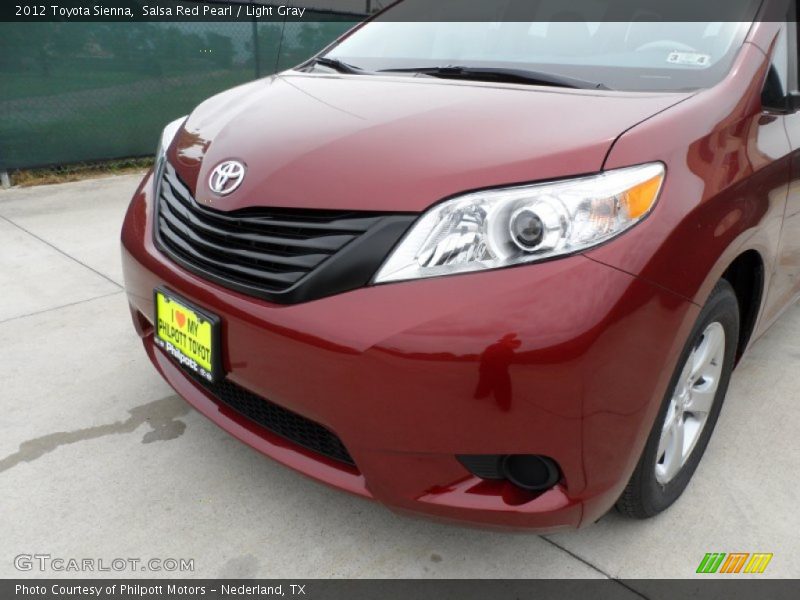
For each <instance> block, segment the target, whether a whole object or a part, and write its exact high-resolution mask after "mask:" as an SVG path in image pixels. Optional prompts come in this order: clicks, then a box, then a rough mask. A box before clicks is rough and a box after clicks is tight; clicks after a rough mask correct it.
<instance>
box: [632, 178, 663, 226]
mask: <svg viewBox="0 0 800 600" xmlns="http://www.w3.org/2000/svg"><path fill="white" fill-rule="evenodd" d="M663 181H664V176H663V175H657V176H656V177H653V178H652V179H648V180H647V181H645V182H644V183H640V184H639V185H637V186H635V187H632V188H631V189H629V190H628V191H627V192H625V194H623V197H622V205H623V206H624V207H625V208H626V209H627V211H628V218H630V219H638V218H639V217H641V216H643V215H646V214H647V213H648V212H649V211H650V209H651V208H652V207H653V205H654V204H655V203H656V199H657V198H658V192H659V191H661V184H662V182H663Z"/></svg>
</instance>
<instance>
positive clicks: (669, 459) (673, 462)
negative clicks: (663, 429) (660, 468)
mask: <svg viewBox="0 0 800 600" xmlns="http://www.w3.org/2000/svg"><path fill="white" fill-rule="evenodd" d="M671 437H672V439H671V440H670V444H669V447H668V449H667V452H666V453H665V454H664V471H665V473H664V474H665V475H666V477H667V480H671V479H672V478H673V477H675V475H677V474H678V471H680V470H681V467H682V466H683V419H678V420H677V421H676V422H675V425H674V427H673V428H672V436H671Z"/></svg>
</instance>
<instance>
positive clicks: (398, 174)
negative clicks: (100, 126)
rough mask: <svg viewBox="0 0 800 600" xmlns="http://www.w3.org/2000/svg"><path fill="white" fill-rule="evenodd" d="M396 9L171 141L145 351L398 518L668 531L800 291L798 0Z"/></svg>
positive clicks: (255, 431) (140, 312)
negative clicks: (644, 522) (600, 12)
mask: <svg viewBox="0 0 800 600" xmlns="http://www.w3.org/2000/svg"><path fill="white" fill-rule="evenodd" d="M412 1H414V0H409V2H412ZM506 1H509V0H506ZM416 2H417V4H420V2H421V0H416ZM502 3H503V2H501V1H499V2H498V4H502ZM403 4H404V3H400V4H399V5H396V6H395V7H394V8H391V9H389V11H388V12H386V13H383V14H382V15H381V17H379V18H378V19H375V20H372V21H369V22H367V23H366V24H362V25H361V26H360V27H357V28H356V29H355V30H353V31H351V32H349V33H348V34H347V35H345V36H343V37H342V38H341V39H339V40H337V42H336V43H335V44H333V45H332V46H331V47H329V48H327V49H326V50H325V51H324V52H323V53H321V54H320V55H318V56H317V57H315V58H313V59H312V60H310V61H308V62H306V63H304V64H302V65H300V66H298V67H297V68H295V69H291V70H289V71H286V72H283V73H280V74H278V75H275V76H272V77H269V78H266V79H263V80H259V81H254V82H252V83H249V84H247V85H243V86H240V87H237V88H235V89H232V90H229V91H226V92H224V93H222V94H219V95H218V96H215V97H214V98H211V99H210V100H208V101H206V102H204V103H203V104H201V105H200V106H199V107H197V109H196V110H194V112H192V114H191V115H190V116H189V117H188V118H185V119H181V120H178V121H175V122H174V123H172V124H170V125H169V126H168V127H167V128H166V129H165V130H164V133H163V137H162V140H161V146H160V149H159V151H158V156H157V164H156V166H155V168H154V170H153V171H152V172H151V173H149V174H148V175H147V177H146V178H145V180H144V181H143V182H142V184H141V186H140V187H139V189H138V190H137V192H136V194H135V196H134V198H133V201H132V202H131V205H130V208H129V210H128V213H127V215H126V218H125V223H124V227H123V230H122V246H123V261H124V270H125V282H126V288H127V294H128V299H129V301H130V306H131V311H132V314H133V322H134V325H135V327H136V330H137V332H138V333H139V335H140V336H141V338H142V340H143V342H144V346H145V349H146V351H147V353H148V354H149V356H150V359H151V360H152V362H153V364H154V365H155V367H156V368H157V369H158V371H159V372H160V373H161V375H162V376H163V377H164V378H165V379H166V380H167V381H168V382H169V384H170V385H171V386H172V387H174V388H175V390H176V391H177V392H178V393H179V394H180V395H181V396H182V397H184V398H185V399H186V400H187V401H188V402H189V403H190V404H192V405H193V406H194V407H195V408H196V409H197V410H199V411H200V412H201V413H203V414H204V415H206V416H207V417H208V418H209V419H211V420H212V421H213V422H215V423H216V424H217V425H219V426H220V427H222V428H223V429H225V430H226V431H228V432H229V433H231V434H232V435H233V436H235V437H236V438H238V439H240V440H242V441H243V442H245V443H247V444H249V445H251V446H252V447H254V448H255V449H257V450H259V451H260V452H262V453H264V454H266V455H267V456H269V457H271V458H273V459H275V460H277V461H279V462H281V463H283V464H285V465H288V466H289V467H291V468H293V469H296V470H297V471H300V472H301V473H304V474H306V475H308V476H310V477H313V478H315V479H318V480H320V481H323V482H325V483H328V484H330V485H333V486H335V487H337V488H340V489H343V490H346V491H349V492H352V493H354V494H357V495H360V496H364V497H367V498H373V499H375V500H378V501H380V502H383V503H385V504H386V505H388V506H390V507H392V508H393V509H397V510H401V511H410V512H415V513H421V514H425V515H429V516H434V517H439V518H444V519H452V520H458V521H466V522H471V523H481V524H487V525H497V526H506V527H517V528H532V529H537V530H542V531H545V530H553V529H557V528H562V527H578V526H581V525H585V524H588V523H592V522H594V521H596V520H597V519H598V518H600V517H601V516H602V515H603V514H604V513H606V512H607V511H608V510H609V509H610V508H611V507H613V506H614V505H616V507H617V508H618V510H619V511H621V512H622V513H624V514H626V515H630V516H632V517H639V518H643V517H649V516H652V515H655V514H657V513H659V512H660V511H662V510H664V509H665V508H667V507H668V506H669V505H670V504H672V503H673V502H674V501H675V500H676V499H677V498H678V497H679V496H680V495H681V493H682V492H683V490H684V489H685V488H686V486H687V484H688V483H689V480H690V479H691V477H692V474H693V473H694V471H695V468H696V467H697V465H698V463H699V462H700V459H701V457H702V455H703V453H704V451H705V449H706V446H707V444H708V442H709V438H710V437H711V434H712V431H713V429H714V425H715V423H716V421H717V418H718V416H719V414H720V410H721V409H722V404H723V399H724V397H725V393H726V388H727V387H728V382H729V379H730V376H731V372H732V370H733V368H734V366H735V365H736V363H737V361H738V360H739V359H740V358H741V357H742V355H743V353H744V352H745V351H746V350H747V348H748V346H749V345H751V344H752V343H753V341H754V340H755V339H757V338H758V337H759V336H760V335H761V334H763V333H764V331H765V330H766V329H767V328H768V327H770V325H772V324H773V323H774V322H775V320H776V319H777V318H778V317H779V315H780V314H781V312H782V311H783V310H784V309H785V308H787V307H788V306H789V305H790V304H791V303H792V302H794V301H795V300H796V299H797V298H798V294H800V273H798V271H800V153H798V148H800V113H799V112H798V108H800V101H799V100H798V98H800V95H798V94H797V93H796V90H797V85H798V61H797V31H796V23H795V22H794V2H793V1H791V2H790V1H788V0H784V1H783V2H781V1H780V0H767V1H766V2H765V3H763V5H762V3H761V2H755V3H753V2H746V3H745V4H747V5H748V6H749V7H750V8H748V10H751V9H752V13H751V14H749V16H748V18H747V19H746V20H740V21H737V22H733V21H724V22H688V21H687V22H674V21H673V22H657V19H644V20H643V19H636V18H631V19H629V20H628V21H624V20H619V19H616V20H603V19H602V18H596V19H595V20H594V21H589V20H585V21H580V20H577V19H573V20H560V19H559V18H557V15H555V16H554V15H545V14H543V15H542V19H541V20H539V21H532V22H518V21H516V20H508V21H504V20H494V21H491V22H489V21H466V20H464V21H451V22H445V21H443V20H441V19H439V20H432V21H430V22H424V21H422V20H417V21H414V22H412V21H401V20H398V19H393V18H392V14H393V13H392V11H394V10H399V9H400V8H399V7H402V6H403ZM427 4H430V3H427ZM542 4H543V5H544V4H549V5H552V4H554V3H552V2H550V3H542ZM555 4H558V3H555ZM611 4H613V2H610V0H609V1H604V0H598V1H597V2H594V3H593V5H597V6H605V5H608V6H610V5H611ZM649 4H651V5H652V6H651V9H652V11H658V10H659V9H658V7H659V6H660V4H662V3H659V2H650V3H649ZM758 11H761V12H758ZM764 11H767V12H764ZM648 14H649V13H648ZM766 14H769V15H775V14H779V15H780V19H774V18H764V17H763V15H766ZM548 17H551V18H550V19H549V20H548ZM757 442H758V440H752V443H757ZM198 458H199V460H202V457H198Z"/></svg>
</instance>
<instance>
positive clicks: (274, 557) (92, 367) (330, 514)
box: [0, 175, 800, 578]
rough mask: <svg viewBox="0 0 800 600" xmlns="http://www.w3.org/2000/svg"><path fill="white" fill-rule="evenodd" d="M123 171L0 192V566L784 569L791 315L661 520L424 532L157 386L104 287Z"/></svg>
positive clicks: (308, 572)
mask: <svg viewBox="0 0 800 600" xmlns="http://www.w3.org/2000/svg"><path fill="white" fill-rule="evenodd" d="M139 178H140V176H138V175H134V176H123V177H113V178H107V179H98V180H91V181H84V182H79V183H71V184H63V185H56V186H46V187H38V188H27V189H12V190H9V191H3V192H0V339H2V341H3V343H2V344H0V423H2V431H3V435H2V436H0V490H2V493H0V514H2V515H3V519H2V521H0V523H2V524H1V525H0V577H17V576H25V575H33V576H41V575H42V574H41V573H38V572H36V571H33V572H29V573H21V572H19V571H17V570H16V569H15V568H14V564H13V561H14V557H15V556H17V555H19V554H34V553H46V554H50V555H51V556H53V557H63V558H79V559H81V558H94V559H103V560H104V561H106V563H108V562H110V561H111V560H113V559H115V558H141V559H143V560H146V559H149V558H160V559H165V558H176V559H181V558H184V559H194V568H195V570H194V572H193V573H172V574H173V575H180V576H197V577H281V578H284V577H285V578H291V577H294V578H300V577H303V578H306V577H321V578H324V577H373V578H379V577H525V578H538V577H549V578H558V577H593V578H605V577H613V578H636V577H642V578H646V577H659V578H669V577H691V576H693V575H694V571H695V569H696V567H697V565H698V563H699V562H700V560H701V559H702V557H703V555H704V554H705V553H706V552H772V553H774V558H773V560H772V562H771V564H770V565H769V567H768V569H767V572H766V574H765V575H766V576H772V577H798V576H800V562H798V556H800V538H799V537H798V531H799V530H800V514H799V513H798V507H797V504H798V497H799V496H800V493H798V489H800V488H799V486H798V483H797V478H796V473H797V460H798V455H800V441H798V440H799V439H800V438H798V431H799V430H800V410H798V407H797V400H798V388H799V387H800V368H798V367H800V309H799V308H797V307H795V308H792V309H790V310H789V311H788V312H787V314H786V315H785V316H784V317H783V318H782V319H781V320H780V321H779V322H778V324H777V325H776V326H775V327H773V328H772V330H771V331H770V332H769V333H768V334H767V336H766V337H765V338H763V339H762V340H761V341H760V342H759V343H758V344H757V345H756V346H755V347H754V348H753V350H752V351H751V353H750V354H749V355H748V356H747V357H746V359H745V360H744V361H743V363H742V364H741V365H740V367H739V369H738V370H737V371H736V373H735V374H734V379H733V382H732V385H731V389H730V392H729V395H728V399H727V401H726V405H725V407H724V409H723V412H722V416H721V418H720V421H719V424H718V425H717V430H716V432H715V434H714V437H713V439H712V441H711V444H710V446H709V449H708V452H707V453H706V456H705V459H704V460H703V462H702V463H701V465H700V468H699V469H698V471H697V474H696V475H695V478H694V481H693V482H692V484H691V485H690V487H689V489H688V490H687V492H686V494H685V495H684V497H683V498H682V499H681V500H680V501H679V502H678V503H677V504H676V505H675V506H673V507H672V508H671V509H670V510H669V511H668V512H667V513H665V514H664V515H662V516H660V517H658V518H656V519H653V520H650V521H645V522H637V521H629V520H625V519H623V518H621V517H619V516H618V515H616V514H614V513H612V514H609V515H608V516H606V517H604V518H603V519H602V520H601V521H600V522H599V523H597V524H595V525H594V526H591V527H589V528H586V529H584V530H581V531H576V532H564V533H559V534H557V535H550V536H545V537H541V536H536V535H532V534H509V533H497V532H490V531H481V530H474V529H469V528H465V527H458V526H448V525H440V524H436V523H431V522H428V521H423V520H418V519H413V518H409V517H401V516H397V515H394V514H393V513H391V512H389V511H388V510H386V509H384V508H383V507H381V506H380V505H377V504H373V503H370V502H367V501H364V500H360V499H357V498H354V497H351V496H349V495H346V494H343V493H341V492H338V491H336V490H332V489H329V488H327V487H325V486H323V485H321V484H317V483H315V482H312V481H310V480H307V479H306V478H304V477H302V476H300V475H298V474H296V473H294V472H292V471H289V470H287V469H285V468H283V467H281V466H279V465H277V464H275V463H273V462H272V461H270V460H269V459H267V458H264V457H263V456H261V455H259V454H257V453H256V452H255V451H253V450H251V449H249V448H248V447H245V446H243V445H242V444H240V443H239V442H237V441H235V440H234V439H233V438H231V437H230V436H228V435H227V434H225V433H224V432H222V431H221V430H219V429H218V428H217V427H216V426H214V425H212V424H211V423H210V422H209V421H207V420H206V419H205V418H204V417H202V416H200V415H199V414H197V413H196V412H195V411H194V410H192V409H190V408H189V407H188V405H186V404H185V403H184V402H183V401H182V400H181V399H180V398H178V397H176V396H175V394H174V393H173V392H172V390H171V389H170V388H169V387H168V386H167V385H166V384H165V383H163V382H162V381H161V379H160V378H159V377H158V376H157V375H156V373H155V371H154V369H153V368H152V367H151V366H150V364H149V362H148V360H147V358H146V357H145V354H144V351H143V349H142V347H141V344H140V343H139V340H138V338H137V337H136V335H135V334H134V331H133V328H132V326H131V323H130V317H129V314H128V311H127V307H126V302H125V296H124V293H123V291H122V288H121V283H122V282H121V270H120V265H119V250H118V235H119V228H120V224H121V222H122V218H123V214H124V211H125V208H126V205H127V201H128V199H129V198H130V196H131V194H132V192H133V190H134V188H135V187H136V185H137V183H138V180H139ZM110 574H111V575H115V576H119V575H123V576H142V575H150V573H146V574H145V573H139V572H137V571H130V570H126V571H123V572H121V573H110ZM44 575H49V576H62V575H63V576H92V575H103V574H102V573H94V574H92V573H84V574H80V573H76V574H73V573H57V572H49V573H45V574H44ZM159 575H161V574H159ZM163 575H169V573H163Z"/></svg>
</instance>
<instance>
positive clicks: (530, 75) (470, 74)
mask: <svg viewBox="0 0 800 600" xmlns="http://www.w3.org/2000/svg"><path fill="white" fill-rule="evenodd" d="M379 72H380V73H420V74H423V75H430V76H431V77H441V78H443V79H471V80H473V81H503V82H508V83H527V84H531V85H549V86H553V87H563V88H573V89H590V90H610V89H611V88H609V87H607V86H606V85H604V84H602V83H595V82H593V81H585V80H583V79H577V78H575V77H567V76H566V75H556V74H554V73H543V72H540V71H526V70H524V69H506V68H502V67H461V66H447V67H407V68H404V69H383V70H382V71H379Z"/></svg>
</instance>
